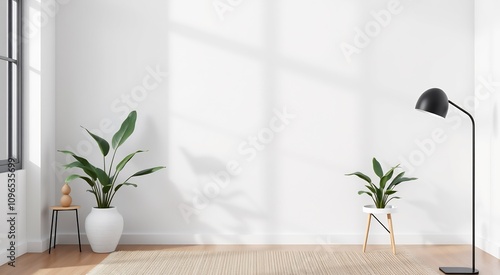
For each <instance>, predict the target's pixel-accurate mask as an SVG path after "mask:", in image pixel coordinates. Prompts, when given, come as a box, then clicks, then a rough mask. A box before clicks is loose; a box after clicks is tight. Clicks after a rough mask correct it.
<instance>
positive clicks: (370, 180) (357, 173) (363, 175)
mask: <svg viewBox="0 0 500 275" xmlns="http://www.w3.org/2000/svg"><path fill="white" fill-rule="evenodd" d="M352 175H354V176H358V177H359V178H361V179H363V180H365V181H367V182H368V183H371V182H372V179H370V177H368V176H367V175H365V174H363V173H361V172H354V173H351V174H346V176H352Z"/></svg>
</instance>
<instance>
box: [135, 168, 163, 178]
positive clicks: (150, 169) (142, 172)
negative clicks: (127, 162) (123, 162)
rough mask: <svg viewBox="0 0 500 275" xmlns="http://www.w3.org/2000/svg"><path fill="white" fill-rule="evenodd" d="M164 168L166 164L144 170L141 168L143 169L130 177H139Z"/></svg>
mask: <svg viewBox="0 0 500 275" xmlns="http://www.w3.org/2000/svg"><path fill="white" fill-rule="evenodd" d="M163 168H165V166H157V167H153V168H148V169H144V170H141V171H139V172H137V173H135V174H133V175H132V176H130V177H131V178H132V177H139V176H144V175H148V174H151V173H154V172H156V171H158V170H160V169H163Z"/></svg>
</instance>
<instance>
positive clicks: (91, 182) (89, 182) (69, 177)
mask: <svg viewBox="0 0 500 275" xmlns="http://www.w3.org/2000/svg"><path fill="white" fill-rule="evenodd" d="M78 178H80V179H82V180H84V181H86V182H87V183H88V185H90V187H94V185H95V183H94V182H93V181H92V180H91V179H89V178H87V177H84V176H80V175H76V174H73V175H70V176H68V177H67V178H66V180H65V181H64V182H65V183H68V182H71V181H73V180H75V179H78Z"/></svg>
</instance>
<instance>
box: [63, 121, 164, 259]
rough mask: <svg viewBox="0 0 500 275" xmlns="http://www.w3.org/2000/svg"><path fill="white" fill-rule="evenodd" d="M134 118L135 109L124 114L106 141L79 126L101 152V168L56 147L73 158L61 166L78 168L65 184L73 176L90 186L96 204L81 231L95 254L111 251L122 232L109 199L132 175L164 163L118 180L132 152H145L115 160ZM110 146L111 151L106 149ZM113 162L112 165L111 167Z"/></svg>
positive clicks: (129, 183)
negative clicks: (109, 141)
mask: <svg viewBox="0 0 500 275" xmlns="http://www.w3.org/2000/svg"><path fill="white" fill-rule="evenodd" d="M136 120H137V112H136V111H132V112H130V114H129V115H128V117H127V118H126V119H125V120H124V121H123V123H122V125H121V127H120V129H119V130H118V131H117V132H116V133H115V134H114V135H113V139H112V142H111V146H110V144H109V143H108V142H107V141H106V140H105V139H103V138H101V137H99V136H97V135H95V134H93V133H91V132H90V131H89V130H87V129H86V128H84V127H82V128H83V129H85V131H87V133H88V134H89V135H90V136H92V138H93V139H94V140H95V141H96V143H97V145H98V147H99V149H100V151H101V154H102V160H103V161H102V168H99V167H98V166H96V165H93V164H91V163H90V162H89V161H88V160H87V159H85V158H83V157H81V156H78V155H76V154H75V153H73V152H70V151H65V150H60V151H59V152H61V153H64V154H68V155H70V156H71V157H72V158H73V159H74V160H75V161H73V162H71V163H69V164H67V165H64V168H66V169H71V168H78V169H81V172H83V173H82V174H72V175H70V176H68V177H67V178H66V180H65V182H66V183H68V182H71V181H73V180H75V179H81V180H83V181H85V182H86V183H87V184H88V185H89V187H90V189H89V190H87V191H88V192H90V193H91V194H92V195H93V196H94V198H95V200H96V204H97V206H96V207H93V208H92V211H91V212H90V214H89V215H88V216H87V218H86V219H85V231H86V234H87V237H88V239H89V243H90V246H91V247H92V250H93V251H94V252H97V253H108V252H113V251H114V250H115V249H116V246H117V245H118V242H119V241H120V237H121V234H122V231H123V217H122V216H121V214H120V213H119V212H118V211H117V209H116V207H114V206H112V204H111V202H112V201H113V198H114V197H115V195H116V193H117V192H118V190H120V188H122V187H123V186H134V187H137V185H136V184H135V183H131V182H130V181H129V180H130V179H131V178H134V177H139V176H144V175H148V174H151V173H154V172H156V171H158V170H160V169H163V168H165V166H157V167H153V168H148V169H144V170H141V171H139V172H136V173H134V174H132V175H131V176H129V177H127V178H126V179H125V180H119V178H120V177H119V176H120V172H122V170H123V168H125V166H126V165H127V163H128V162H129V161H130V160H131V159H132V158H133V157H134V156H135V155H136V154H139V153H142V152H145V151H142V150H137V151H135V152H133V153H131V154H128V155H127V156H125V157H124V158H123V159H122V160H121V161H120V162H118V163H117V164H116V163H115V157H116V152H117V151H118V148H120V146H121V145H122V144H123V143H124V142H125V141H126V140H127V139H128V138H129V137H130V135H132V133H133V132H134V129H135V122H136ZM110 147H111V148H112V150H110ZM110 151H112V158H111V162H110V163H109V166H107V165H106V157H107V156H108V154H109V153H110ZM113 164H116V165H115V166H113Z"/></svg>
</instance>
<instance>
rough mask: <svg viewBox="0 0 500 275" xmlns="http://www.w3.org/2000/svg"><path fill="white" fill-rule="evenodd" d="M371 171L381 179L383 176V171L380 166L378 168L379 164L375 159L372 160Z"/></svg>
mask: <svg viewBox="0 0 500 275" xmlns="http://www.w3.org/2000/svg"><path fill="white" fill-rule="evenodd" d="M372 162H373V171H375V174H376V175H377V176H378V177H379V178H382V177H383V176H384V171H383V170H382V166H380V163H379V162H378V161H377V159H376V158H373V160H372Z"/></svg>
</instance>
